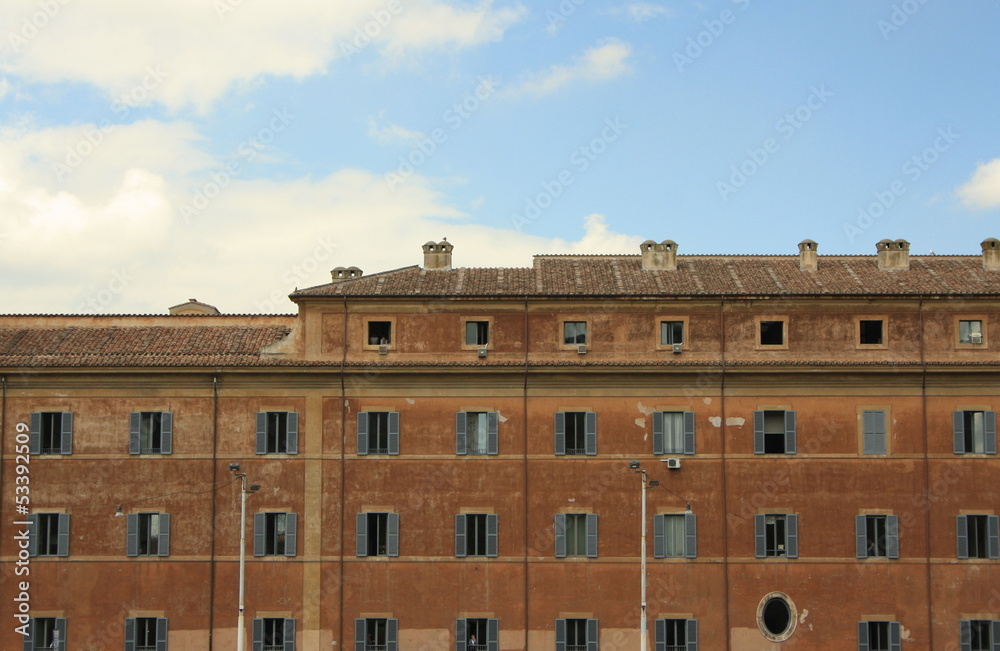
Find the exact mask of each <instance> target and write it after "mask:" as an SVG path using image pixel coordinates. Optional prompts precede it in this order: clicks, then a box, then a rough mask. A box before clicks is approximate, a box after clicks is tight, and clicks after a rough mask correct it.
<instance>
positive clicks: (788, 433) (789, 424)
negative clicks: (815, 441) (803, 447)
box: [785, 411, 796, 454]
mask: <svg viewBox="0 0 1000 651" xmlns="http://www.w3.org/2000/svg"><path fill="white" fill-rule="evenodd" d="M795 450H796V448H795V412H794V411H786V412H785V454H795Z"/></svg>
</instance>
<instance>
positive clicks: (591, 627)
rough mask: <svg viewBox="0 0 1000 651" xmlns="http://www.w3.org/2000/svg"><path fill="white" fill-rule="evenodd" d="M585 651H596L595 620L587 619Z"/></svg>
mask: <svg viewBox="0 0 1000 651" xmlns="http://www.w3.org/2000/svg"><path fill="white" fill-rule="evenodd" d="M595 517H596V516H595ZM587 651H597V620H596V619H588V620H587Z"/></svg>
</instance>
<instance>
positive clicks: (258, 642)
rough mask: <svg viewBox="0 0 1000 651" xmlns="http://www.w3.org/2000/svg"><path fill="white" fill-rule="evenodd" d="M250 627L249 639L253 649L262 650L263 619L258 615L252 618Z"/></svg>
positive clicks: (255, 650) (254, 650)
mask: <svg viewBox="0 0 1000 651" xmlns="http://www.w3.org/2000/svg"><path fill="white" fill-rule="evenodd" d="M252 628H253V633H252V635H251V640H252V644H253V647H252V648H253V651H264V620H263V619H260V618H259V617H258V618H254V620H253V627H252Z"/></svg>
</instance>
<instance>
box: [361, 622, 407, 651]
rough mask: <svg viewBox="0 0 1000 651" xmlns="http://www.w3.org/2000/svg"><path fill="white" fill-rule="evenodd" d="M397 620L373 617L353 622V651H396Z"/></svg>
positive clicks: (397, 644) (397, 646) (397, 637)
mask: <svg viewBox="0 0 1000 651" xmlns="http://www.w3.org/2000/svg"><path fill="white" fill-rule="evenodd" d="M398 639H399V620H396V619H386V618H381V617H373V618H369V619H356V620H354V650H355V651H398V648H399V643H398Z"/></svg>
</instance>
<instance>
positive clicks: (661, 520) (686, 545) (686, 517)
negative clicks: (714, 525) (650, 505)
mask: <svg viewBox="0 0 1000 651" xmlns="http://www.w3.org/2000/svg"><path fill="white" fill-rule="evenodd" d="M697 517H698V516H696V515H695V514H694V513H676V514H674V513H660V514H657V515H654V516H653V557H654V558H696V557H697V556H698V520H697Z"/></svg>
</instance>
